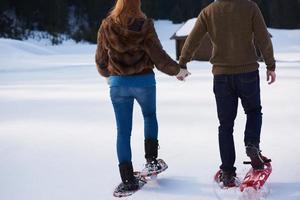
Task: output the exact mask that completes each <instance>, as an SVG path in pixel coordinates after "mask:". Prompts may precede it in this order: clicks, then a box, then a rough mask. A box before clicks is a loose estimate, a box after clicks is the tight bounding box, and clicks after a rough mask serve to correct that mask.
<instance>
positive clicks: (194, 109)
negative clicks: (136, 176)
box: [0, 21, 300, 200]
mask: <svg viewBox="0 0 300 200" xmlns="http://www.w3.org/2000/svg"><path fill="white" fill-rule="evenodd" d="M179 27H180V25H172V24H171V23H170V22H168V21H158V22H156V28H157V31H158V35H159V36H160V38H161V40H162V43H163V46H164V48H165V49H166V51H167V52H169V53H170V55H171V56H172V57H175V44H174V41H170V40H169V37H170V36H171V35H172V34H173V33H174V32H175V31H176V30H178V28H179ZM270 32H271V34H272V35H273V42H274V47H275V52H276V58H277V59H278V60H280V62H278V70H277V74H278V80H277V82H276V83H275V84H274V85H272V86H269V85H268V84H267V83H266V81H265V78H266V77H265V67H264V64H262V66H263V67H261V68H260V74H261V93H262V104H263V113H264V115H263V128H262V138H261V139H262V143H261V147H262V150H263V153H264V154H265V155H267V156H269V157H270V158H272V160H273V163H272V164H273V173H272V174H271V176H270V179H269V184H268V187H269V188H270V195H268V197H267V199H269V200H283V199H284V200H299V199H300V170H299V169H300V160H299V155H300V147H299V141H300V134H299V124H300V107H299V102H300V94H299V91H300V61H299V59H300V31H299V30H295V31H286V30H274V29H270ZM95 48H96V46H95V45H87V44H74V43H73V42H67V43H64V44H63V45H60V46H44V45H39V44H38V43H33V42H32V41H27V42H26V41H25V42H20V41H14V40H8V39H0V199H1V200H67V199H72V200H83V199H87V200H109V199H114V198H113V197H112V192H113V189H114V187H115V186H117V184H119V182H120V178H119V173H118V167H117V164H118V163H117V158H116V150H115V140H116V127H115V119H114V113H113V109H112V106H111V102H110V99H109V88H108V86H107V84H106V82H105V80H104V79H103V78H101V77H100V76H99V75H98V74H97V71H96V68H95V65H94V51H95ZM188 67H189V69H190V71H191V72H192V76H191V77H190V78H188V80H187V81H186V82H183V83H182V82H178V81H177V80H176V79H175V78H174V77H169V76H167V75H164V74H162V73H160V72H157V73H156V74H157V76H156V77H157V115H158V120H159V139H160V147H161V148H160V151H159V155H160V156H159V157H161V158H163V159H164V160H165V161H166V162H167V164H168V165H169V169H168V170H167V171H165V172H164V173H163V174H161V175H160V176H159V177H158V178H157V180H153V181H152V182H151V183H149V184H147V185H145V187H144V188H143V189H142V190H141V191H138V192H137V193H136V194H134V196H132V197H130V198H127V199H138V200H142V199H143V200H153V199H155V200H186V199H188V200H199V199H200V200H213V199H217V196H216V194H215V191H214V184H213V181H212V180H213V176H214V174H215V173H216V171H217V170H218V166H219V164H220V159H219V152H218V140H217V137H218V134H217V130H218V120H217V114H216V106H215V100H214V95H213V92H212V74H211V65H210V64H209V63H208V62H191V63H190V64H189V65H188ZM244 126H245V115H244V113H243V109H242V108H241V107H240V108H239V113H238V116H237V120H236V124H235V142H236V153H237V159H236V167H237V168H238V171H237V173H238V175H239V176H240V178H242V177H243V176H244V174H245V173H246V171H247V170H248V167H249V166H244V165H243V164H242V161H244V160H247V157H246V155H245V152H244V151H245V150H244V146H243V131H244ZM143 149H144V148H143V119H142V115H141V111H140V108H139V107H138V106H137V105H136V106H135V110H134V121H133V131H132V150H133V163H134V168H135V169H136V170H140V169H142V168H143V164H144V158H143V155H144V150H143ZM238 196H239V195H238V194H235V193H234V192H233V193H231V194H230V192H228V195H223V196H222V197H223V199H237V198H238ZM225 197H226V198H225Z"/></svg>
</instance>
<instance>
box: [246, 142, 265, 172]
mask: <svg viewBox="0 0 300 200" xmlns="http://www.w3.org/2000/svg"><path fill="white" fill-rule="evenodd" d="M246 154H247V156H248V157H249V158H250V160H251V165H252V168H253V169H254V170H262V169H264V157H263V156H262V155H261V151H260V150H259V145H257V144H251V143H249V144H247V146H246Z"/></svg>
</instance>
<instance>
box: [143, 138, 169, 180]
mask: <svg viewBox="0 0 300 200" xmlns="http://www.w3.org/2000/svg"><path fill="white" fill-rule="evenodd" d="M157 152H158V141H157V140H153V139H146V140H145V158H146V164H145V168H144V169H143V171H142V175H143V176H152V175H157V174H159V173H161V172H162V171H164V170H166V169H167V168H168V166H167V164H166V163H165V162H164V161H163V160H161V159H158V160H157V154H158V153H157Z"/></svg>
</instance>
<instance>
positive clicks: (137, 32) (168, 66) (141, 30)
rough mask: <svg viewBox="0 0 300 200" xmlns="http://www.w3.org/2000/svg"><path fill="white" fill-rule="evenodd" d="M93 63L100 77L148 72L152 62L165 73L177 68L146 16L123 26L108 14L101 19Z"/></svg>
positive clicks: (178, 67) (176, 72)
mask: <svg viewBox="0 0 300 200" xmlns="http://www.w3.org/2000/svg"><path fill="white" fill-rule="evenodd" d="M96 65H97V69H98V71H99V73H100V74H101V75H102V76H104V77H108V76H110V75H136V74H145V73H150V72H152V71H153V68H154V65H155V66H156V67H157V69H158V70H160V71H162V72H164V73H166V74H169V75H176V74H178V72H179V70H180V66H179V65H178V64H177V63H176V62H175V61H173V60H172V59H171V58H170V57H169V55H168V54H167V53H166V52H165V51H164V50H163V48H162V45H161V43H160V41H159V39H158V37H157V34H156V31H155V29H154V25H153V21H152V20H150V19H146V20H145V19H134V20H132V22H131V23H130V24H129V25H128V27H127V28H123V27H121V26H120V25H119V24H117V23H115V22H114V21H113V20H112V19H111V18H110V17H108V18H106V19H105V20H103V21H102V24H101V26H100V28H99V31H98V38H97V50H96Z"/></svg>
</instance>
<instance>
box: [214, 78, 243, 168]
mask: <svg viewBox="0 0 300 200" xmlns="http://www.w3.org/2000/svg"><path fill="white" fill-rule="evenodd" d="M231 78H232V77H230V76H226V75H217V76H215V77H214V93H215V98H216V103H217V112H218V118H219V123H220V126H219V148H220V155H221V160H222V165H221V166H220V168H221V169H222V170H224V171H227V172H234V171H235V167H234V162H235V148H234V140H233V126H234V120H235V118H236V114H237V107H238V96H237V95H236V94H235V92H234V86H233V83H232V79H231Z"/></svg>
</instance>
